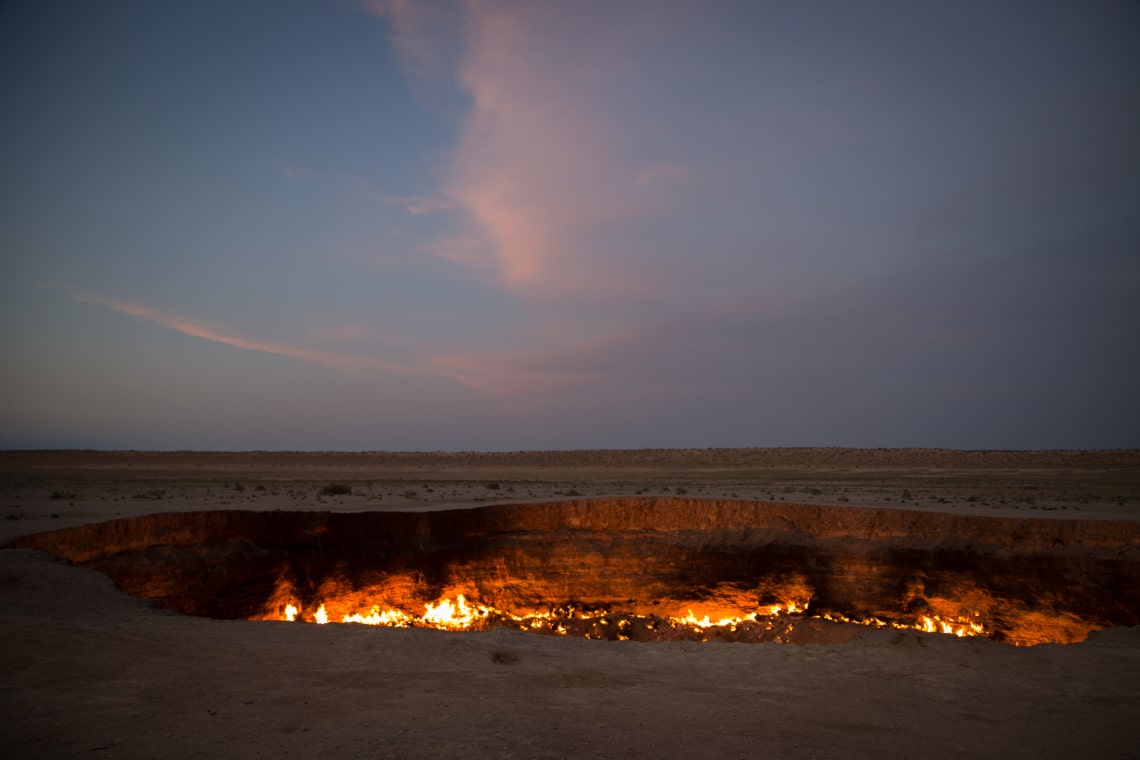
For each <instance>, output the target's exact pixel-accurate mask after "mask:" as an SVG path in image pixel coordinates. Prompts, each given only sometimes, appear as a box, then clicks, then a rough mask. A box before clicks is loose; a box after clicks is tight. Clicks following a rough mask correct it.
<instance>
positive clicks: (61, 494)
mask: <svg viewBox="0 0 1140 760" xmlns="http://www.w3.org/2000/svg"><path fill="white" fill-rule="evenodd" d="M75 499H76V495H75V492H74V491H52V492H51V500H52V501H61V500H65V501H74V500H75Z"/></svg>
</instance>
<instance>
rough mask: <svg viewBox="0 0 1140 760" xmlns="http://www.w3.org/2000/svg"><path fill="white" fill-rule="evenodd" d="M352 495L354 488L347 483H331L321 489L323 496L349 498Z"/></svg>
mask: <svg viewBox="0 0 1140 760" xmlns="http://www.w3.org/2000/svg"><path fill="white" fill-rule="evenodd" d="M351 493H352V486H350V485H348V484H347V483H329V484H328V485H326V486H324V487H323V488H321V496H347V495H348V494H351Z"/></svg>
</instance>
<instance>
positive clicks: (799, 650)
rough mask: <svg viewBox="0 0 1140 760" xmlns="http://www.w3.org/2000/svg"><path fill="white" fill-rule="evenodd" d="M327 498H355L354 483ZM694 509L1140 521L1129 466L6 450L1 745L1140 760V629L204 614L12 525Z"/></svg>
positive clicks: (1134, 454) (707, 452)
mask: <svg viewBox="0 0 1140 760" xmlns="http://www.w3.org/2000/svg"><path fill="white" fill-rule="evenodd" d="M330 486H347V489H345V488H342V487H331V488H330ZM650 495H651V496H656V497H667V498H674V497H684V498H685V499H689V500H702V499H708V500H710V501H711V500H719V501H726V500H727V501H736V500H739V501H763V502H772V503H780V502H785V503H788V504H809V505H810V504H818V505H832V506H837V507H842V508H845V509H852V510H858V509H877V508H886V509H904V510H918V511H924V512H940V513H950V514H957V515H984V516H992V517H1005V518H1018V519H1034V520H1065V521H1068V520H1082V521H1090V520H1091V521H1113V522H1122V523H1132V524H1136V525H1137V526H1138V530H1136V531H1131V530H1129V529H1128V528H1124V529H1122V531H1121V536H1122V538H1121V539H1120V541H1121V543H1120V549H1119V551H1120V552H1121V553H1124V554H1128V553H1130V554H1129V556H1134V555H1135V554H1136V553H1137V552H1140V451H1135V450H1129V451H1101V452H1078V451H1052V452H1040V451H1038V452H1007V451H968V452H966V451H945V450H923V449H908V450H897V449H896V450H856V449H728V450H713V449H700V450H685V451H680V450H659V451H581V452H519V453H486V454H478V453H458V454H455V453H414V454H413V453H288V452H273V453H271V452H248V453H199V452H161V453H159V452H19V451H13V452H0V516H3V517H4V519H3V520H0V544H2V545H3V546H4V547H6V548H4V549H3V550H0V564H2V567H0V643H2V646H0V667H2V668H3V673H4V680H3V685H2V686H0V693H2V713H0V727H2V731H0V753H2V754H3V756H5V757H13V758H15V757H20V758H39V757H45V758H46V757H77V756H83V757H87V756H91V757H108V758H151V757H231V758H256V757H282V756H292V757H321V756H327V757H346V758H357V757H359V758H366V757H376V758H419V757H448V758H451V757H454V758H466V757H519V758H561V757H681V756H685V757H751V756H771V757H789V758H797V757H821V758H822V757H876V758H942V757H945V758H951V757H953V758H960V757H994V758H1010V757H1038V758H1039V757H1106V758H1108V757H1140V628H1136V627H1131V628H1129V627H1114V628H1108V629H1105V630H1101V631H1095V632H1093V633H1092V634H1091V635H1090V636H1089V637H1088V639H1086V640H1085V641H1082V642H1080V643H1077V644H1069V645H1060V644H1040V645H1037V646H1031V647H1014V646H1011V645H1008V644H1004V643H998V642H995V641H990V640H987V639H985V638H955V637H953V636H946V635H941V634H928V633H922V632H918V631H897V630H882V629H876V628H869V627H863V626H858V627H856V629H854V630H852V631H850V632H849V634H848V635H847V636H846V640H843V641H835V642H832V643H815V644H743V643H724V642H718V641H708V642H698V641H671V642H655V643H646V642H636V641H593V640H587V639H582V638H573V637H555V636H542V635H537V634H531V633H523V632H519V631H515V630H508V629H503V628H498V629H494V630H491V631H481V632H452V631H438V630H431V629H425V628H375V627H369V626H360V625H350V624H330V625H323V626H318V625H311V624H304V623H288V622H279V621H250V620H214V619H208V618H200V617H191V616H187V615H182V614H177V613H173V612H170V611H168V610H163V609H159V608H157V607H155V606H153V605H151V604H149V603H147V602H144V601H140V600H138V599H134V598H132V597H130V596H128V595H127V594H125V593H124V592H123V591H121V590H120V589H118V588H116V586H115V584H114V583H113V582H112V581H111V580H110V579H109V578H108V577H106V576H104V575H102V574H100V573H98V572H95V571H93V570H90V569H85V568H82V567H77V566H74V565H72V564H71V563H69V562H67V561H64V560H61V559H59V558H56V557H53V556H51V555H48V554H45V553H43V552H38V551H32V550H28V549H21V548H13V547H12V542H14V541H17V540H18V539H20V537H22V536H29V535H32V534H37V533H42V532H44V531H51V530H57V529H61V528H71V527H76V526H81V525H85V524H91V523H98V522H104V521H109V520H116V519H122V518H129V517H135V516H139V515H145V514H154V513H165V512H190V511H201V510H256V511H273V510H286V511H293V510H300V511H327V512H334V513H341V512H343V513H351V512H365V511H400V512H424V511H436V510H444V509H456V508H461V509H480V508H482V507H487V506H491V505H496V504H509V503H520V504H544V503H554V502H566V501H572V500H588V499H594V498H615V497H616V498H621V497H644V496H650Z"/></svg>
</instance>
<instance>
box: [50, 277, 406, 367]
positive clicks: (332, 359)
mask: <svg viewBox="0 0 1140 760" xmlns="http://www.w3.org/2000/svg"><path fill="white" fill-rule="evenodd" d="M68 297H69V298H70V299H71V300H73V301H77V302H79V303H87V304H92V305H94V306H102V307H105V308H108V309H111V310H112V311H116V312H118V313H119V314H123V315H126V316H129V317H137V318H139V319H142V320H145V321H147V322H150V323H152V324H156V325H159V326H160V327H166V328H169V329H171V330H174V331H176V332H180V333H182V334H183V335H189V336H191V337H194V338H201V339H202V340H208V341H211V342H213V343H221V344H222V345H226V346H232V347H233V348H240V349H244V350H246V351H257V352H260V353H266V354H274V355H276V356H285V357H289V358H291V359H299V360H301V361H306V362H312V363H314V364H320V365H323V366H326V367H332V368H335V369H340V370H362V369H367V370H381V371H385V372H412V371H415V370H416V368H415V367H414V366H411V365H407V364H401V363H398V362H391V361H387V360H385V359H382V358H380V357H376V356H365V355H360V354H350V353H344V352H337V351H323V350H320V349H312V348H305V347H302V346H295V345H291V344H289V343H281V342H276V341H265V340H257V339H254V338H248V337H245V336H242V335H237V334H235V333H233V332H230V331H229V330H227V329H225V328H223V327H219V326H216V325H210V324H207V323H206V322H203V321H201V320H197V319H193V318H190V317H183V316H179V315H176V314H171V313H168V312H164V311H161V310H158V309H154V308H152V307H150V306H145V305H142V304H138V303H132V302H130V301H123V300H120V299H117V298H111V297H108V296H104V295H100V294H96V293H89V292H85V291H78V290H73V291H70V292H69V293H68ZM338 337H342V336H338Z"/></svg>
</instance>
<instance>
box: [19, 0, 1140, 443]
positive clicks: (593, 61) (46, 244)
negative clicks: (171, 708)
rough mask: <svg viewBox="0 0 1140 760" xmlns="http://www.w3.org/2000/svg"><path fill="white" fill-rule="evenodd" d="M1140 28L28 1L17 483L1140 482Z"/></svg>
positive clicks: (1041, 0)
mask: <svg viewBox="0 0 1140 760" xmlns="http://www.w3.org/2000/svg"><path fill="white" fill-rule="evenodd" d="M1138 39H1140V5H1138V4H1137V3H1135V2H1132V1H1131V0H1121V1H1120V2H1104V1H1097V0H1090V1H1089V2H1079V3H1078V2H1067V1H1066V2H1050V1H1048V0H1030V1H1028V2H1019V1H1018V0H1006V1H1004V2H1000V3H994V2H988V1H979V2H973V1H971V0H962V1H960V2H923V1H921V0H915V1H910V0H907V1H903V0H897V1H891V2H879V1H877V0H866V1H864V2H859V3H849V2H840V1H836V2H812V1H810V0H808V1H806V2H765V1H764V0H744V1H742V2H734V1H731V0H725V1H723V2H722V1H719V0H712V1H710V0H692V1H688V0H676V1H672V0H608V1H602V0H565V1H562V2H560V1H559V0H548V1H546V2H535V1H533V0H530V1H524V0H458V1H456V2H445V1H444V0H439V1H436V0H424V1H423V2H415V1H414V0H240V1H237V2H235V0H195V2H185V3H175V2H153V0H102V1H101V2H97V3H94V2H88V1H87V0H74V1H69V0H7V1H6V2H3V3H0V92H2V96H0V97H2V98H3V103H4V107H3V114H4V115H3V125H4V126H3V130H2V132H0V257H2V258H0V352H2V353H0V356H2V357H3V360H2V363H0V447H2V448H59V447H65V448H70V447H80V448H101V449H164V450H195V449H197V450H250V449H265V450H404V451H409V450H422V451H435V450H451V451H458V450H533V449H580V448H698V447H737V446H855V447H904V446H929V447H944V448H964V449H995V448H998V449H1002V448H1004V449H1043V448H1050V449H1051V448H1125V447H1126V448H1131V447H1140V139H1138V138H1137V136H1138V135H1140V97H1138V96H1137V94H1138V93H1140V45H1138V44H1136V42H1137V40H1138Z"/></svg>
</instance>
